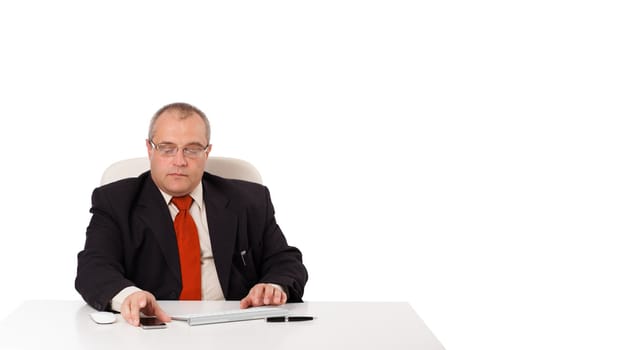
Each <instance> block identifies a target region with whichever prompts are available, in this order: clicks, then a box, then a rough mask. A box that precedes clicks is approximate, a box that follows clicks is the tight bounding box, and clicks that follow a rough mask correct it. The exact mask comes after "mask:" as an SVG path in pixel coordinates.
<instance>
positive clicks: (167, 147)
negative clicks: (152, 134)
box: [149, 140, 209, 159]
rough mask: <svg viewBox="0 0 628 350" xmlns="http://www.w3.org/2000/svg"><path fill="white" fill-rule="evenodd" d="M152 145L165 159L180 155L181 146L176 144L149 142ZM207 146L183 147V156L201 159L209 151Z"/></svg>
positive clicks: (192, 145) (193, 145)
mask: <svg viewBox="0 0 628 350" xmlns="http://www.w3.org/2000/svg"><path fill="white" fill-rule="evenodd" d="M149 142H150V145H151V146H153V148H154V149H155V150H157V152H159V154H160V155H162V156H164V157H174V156H176V155H177V153H179V146H177V145H175V144H174V143H169V142H162V143H158V144H155V143H154V142H153V141H152V140H150V141H149ZM208 147H209V145H207V146H201V145H198V144H191V145H187V146H185V147H183V156H184V157H187V158H191V159H192V158H199V157H200V156H201V155H202V154H203V153H204V152H205V151H207V148H208Z"/></svg>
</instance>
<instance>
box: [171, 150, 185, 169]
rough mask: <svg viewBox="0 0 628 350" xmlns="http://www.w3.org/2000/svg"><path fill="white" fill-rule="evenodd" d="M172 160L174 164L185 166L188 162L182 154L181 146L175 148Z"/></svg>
mask: <svg viewBox="0 0 628 350" xmlns="http://www.w3.org/2000/svg"><path fill="white" fill-rule="evenodd" d="M172 161H173V163H174V165H175V166H178V167H181V166H186V165H187V164H188V163H187V159H186V158H185V156H184V155H183V148H180V149H178V150H177V154H175V155H174V158H173V159H172Z"/></svg>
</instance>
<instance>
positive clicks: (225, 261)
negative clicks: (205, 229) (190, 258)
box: [203, 176, 238, 297]
mask: <svg viewBox="0 0 628 350" xmlns="http://www.w3.org/2000/svg"><path fill="white" fill-rule="evenodd" d="M203 197H204V200H205V210H206V212H207V225H208V226H209V238H210V240H211V245H212V253H213V255H214V261H215V263H216V272H217V273H218V279H219V280H220V285H221V287H222V291H223V294H224V296H225V297H227V296H228V290H227V289H228V286H229V276H230V275H231V265H232V263H231V261H232V258H233V251H234V250H233V246H234V244H235V241H236V234H237V229H238V217H237V215H236V214H235V213H233V212H232V211H231V210H230V208H229V204H230V200H229V198H227V197H226V196H225V195H224V194H223V193H221V192H220V191H218V190H217V189H216V187H215V186H214V185H213V184H212V182H211V180H209V179H208V178H207V176H205V177H203Z"/></svg>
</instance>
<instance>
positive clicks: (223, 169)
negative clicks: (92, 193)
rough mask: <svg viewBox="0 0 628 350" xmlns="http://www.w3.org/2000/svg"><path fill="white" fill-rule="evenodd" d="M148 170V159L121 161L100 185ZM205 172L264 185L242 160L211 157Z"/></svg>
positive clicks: (104, 174)
mask: <svg viewBox="0 0 628 350" xmlns="http://www.w3.org/2000/svg"><path fill="white" fill-rule="evenodd" d="M148 169H150V163H149V161H148V158H147V157H143V158H131V159H125V160H121V161H119V162H116V163H113V164H111V165H110V166H109V167H108V168H107V169H105V172H104V173H103V175H102V178H101V179H100V184H101V185H106V184H108V183H110V182H114V181H117V180H120V179H124V178H127V177H136V176H138V175H139V174H141V173H143V172H145V171H147V170H148ZM205 171H207V172H208V173H211V174H214V175H218V176H221V177H225V178H229V179H238V180H245V181H250V182H256V183H258V184H261V183H262V175H260V173H259V171H257V169H255V167H254V166H253V164H251V163H249V162H247V161H244V160H241V159H236V158H227V157H212V156H210V157H209V158H207V163H206V164H205Z"/></svg>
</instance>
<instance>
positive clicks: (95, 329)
mask: <svg viewBox="0 0 628 350" xmlns="http://www.w3.org/2000/svg"><path fill="white" fill-rule="evenodd" d="M160 303H161V304H162V305H163V307H164V308H165V309H166V310H168V307H169V305H168V303H176V301H175V302H172V301H171V302H160ZM197 303H200V304H202V305H200V306H201V307H202V308H203V309H205V310H207V309H212V308H213V307H216V308H217V309H224V308H225V306H229V307H231V306H232V307H233V308H237V307H238V305H239V304H238V302H215V301H200V302H197ZM171 306H172V305H171ZM285 307H286V308H288V309H289V310H290V313H291V314H294V315H312V316H315V317H316V319H315V320H313V321H306V322H286V323H267V322H266V321H265V320H252V321H241V322H231V323H222V324H211V325H201V326H193V327H191V326H188V324H187V323H184V322H181V321H172V322H170V323H169V324H168V328H166V329H156V330H143V329H141V328H136V327H132V326H130V325H128V324H127V323H126V321H124V319H122V317H121V316H120V315H116V317H117V321H116V322H115V323H113V324H109V325H98V324H95V323H94V322H92V320H91V319H90V318H89V313H90V312H93V311H94V310H93V309H92V308H91V307H89V306H87V305H86V304H85V303H84V302H82V301H46V300H41V301H39V300H38V301H27V302H25V303H23V304H22V305H21V306H20V307H19V308H18V309H17V310H16V311H15V312H13V313H12V314H11V315H9V317H7V318H6V319H5V320H3V321H2V322H0V349H57V348H58V349H134V350H137V349H151V350H159V349H168V350H172V349H183V347H184V346H185V347H186V348H188V349H200V348H203V349H221V348H222V349H274V350H280V349H290V350H295V349H299V350H306V349H324V350H331V349H378V350H380V349H429V350H436V349H444V348H443V347H442V345H441V344H440V342H439V341H438V340H437V339H436V338H435V337H434V335H433V334H432V332H431V331H430V330H429V329H428V328H427V326H426V325H425V324H424V323H423V321H422V320H421V318H419V316H418V315H417V314H416V313H415V312H414V310H413V309H412V307H410V305H409V304H408V303H398V302H306V303H302V304H288V305H285Z"/></svg>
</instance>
